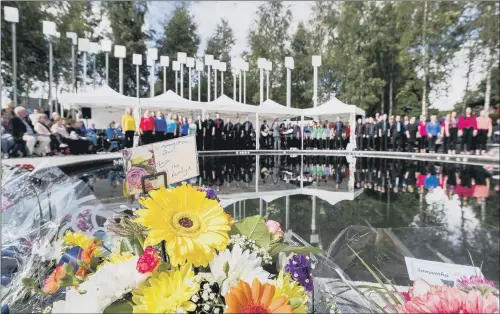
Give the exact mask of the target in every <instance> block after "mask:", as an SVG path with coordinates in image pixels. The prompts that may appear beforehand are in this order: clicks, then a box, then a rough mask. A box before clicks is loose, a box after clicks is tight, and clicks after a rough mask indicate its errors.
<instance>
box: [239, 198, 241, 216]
mask: <svg viewBox="0 0 500 314" xmlns="http://www.w3.org/2000/svg"><path fill="white" fill-rule="evenodd" d="M238 219H241V201H238Z"/></svg>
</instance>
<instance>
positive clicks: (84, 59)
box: [83, 52, 87, 91]
mask: <svg viewBox="0 0 500 314" xmlns="http://www.w3.org/2000/svg"><path fill="white" fill-rule="evenodd" d="M86 90H87V52H83V91H86Z"/></svg>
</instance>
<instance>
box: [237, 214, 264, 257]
mask: <svg viewBox="0 0 500 314" xmlns="http://www.w3.org/2000/svg"><path fill="white" fill-rule="evenodd" d="M229 234H230V235H235V234H242V235H244V236H246V237H248V238H249V239H251V240H255V243H256V244H257V245H258V246H260V247H262V248H264V249H266V250H269V245H270V243H271V233H270V232H269V230H268V229H267V226H266V223H265V221H264V217H262V216H259V215H256V216H252V217H247V218H245V219H243V220H240V221H238V222H237V223H235V224H234V225H233V226H232V227H231V231H230V232H229Z"/></svg>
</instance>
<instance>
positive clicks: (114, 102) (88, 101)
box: [58, 85, 137, 108]
mask: <svg viewBox="0 0 500 314" xmlns="http://www.w3.org/2000/svg"><path fill="white" fill-rule="evenodd" d="M58 100H59V102H61V103H62V104H71V105H80V106H89V107H103V106H115V107H122V108H123V107H132V106H135V105H136V104H137V98H134V97H129V96H125V95H122V94H120V93H118V92H117V91H115V90H114V89H112V88H111V87H109V86H108V85H102V86H99V87H97V88H96V89H92V90H89V91H86V92H83V93H63V94H61V95H59V97H58Z"/></svg>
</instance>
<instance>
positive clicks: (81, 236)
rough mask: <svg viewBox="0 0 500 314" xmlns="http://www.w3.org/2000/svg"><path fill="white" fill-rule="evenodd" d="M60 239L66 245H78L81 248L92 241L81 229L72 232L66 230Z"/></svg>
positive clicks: (84, 247)
mask: <svg viewBox="0 0 500 314" xmlns="http://www.w3.org/2000/svg"><path fill="white" fill-rule="evenodd" d="M61 239H62V240H63V241H64V243H66V244H67V245H74V246H79V247H81V248H82V249H86V248H87V247H88V246H89V244H90V243H91V242H92V239H90V238H89V237H88V236H87V235H86V234H85V233H83V232H81V231H78V232H72V231H70V230H68V231H66V233H65V234H64V236H63V237H62V238H61Z"/></svg>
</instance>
